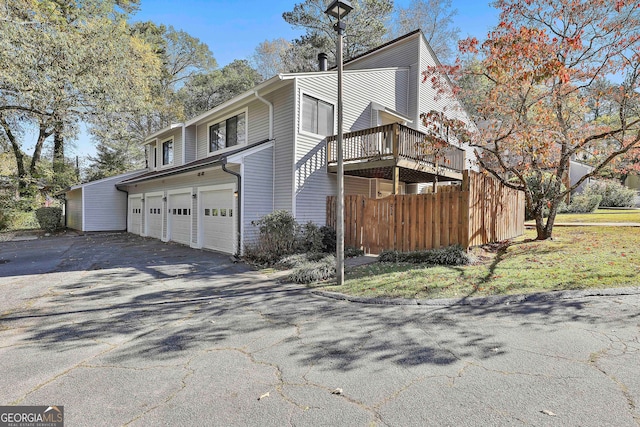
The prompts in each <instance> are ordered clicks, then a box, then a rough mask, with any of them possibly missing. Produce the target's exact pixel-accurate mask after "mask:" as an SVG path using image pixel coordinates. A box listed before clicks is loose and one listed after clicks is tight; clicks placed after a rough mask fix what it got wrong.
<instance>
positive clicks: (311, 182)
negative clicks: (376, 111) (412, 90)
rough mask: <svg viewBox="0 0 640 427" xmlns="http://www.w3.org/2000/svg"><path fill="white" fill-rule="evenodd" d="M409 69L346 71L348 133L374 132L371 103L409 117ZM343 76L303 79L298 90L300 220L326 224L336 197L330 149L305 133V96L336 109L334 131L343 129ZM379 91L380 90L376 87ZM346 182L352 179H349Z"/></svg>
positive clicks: (297, 198) (297, 194)
mask: <svg viewBox="0 0 640 427" xmlns="http://www.w3.org/2000/svg"><path fill="white" fill-rule="evenodd" d="M408 76H409V70H407V69H385V70H373V71H363V72H358V73H346V74H345V76H344V81H345V83H344V87H345V90H344V99H345V101H344V129H345V132H349V131H352V130H359V129H366V128H370V127H372V126H373V125H375V123H373V124H372V122H373V121H374V118H373V117H372V116H371V108H370V105H371V102H376V103H379V104H381V105H384V106H386V107H389V108H393V109H396V111H398V112H399V113H402V114H407V105H408V86H407V81H408ZM336 79H337V76H336V75H335V74H329V75H325V76H313V77H302V78H300V79H299V80H298V87H297V96H296V98H297V105H298V108H297V115H296V132H297V136H296V147H295V148H296V151H295V167H296V171H295V195H296V211H295V216H296V218H297V219H298V221H299V222H307V221H313V222H315V223H317V224H324V223H325V221H326V213H325V210H326V197H327V196H329V195H334V194H335V193H336V177H335V174H329V173H328V172H327V150H326V143H325V141H324V137H322V136H320V135H314V134H311V133H308V132H305V131H302V124H301V117H302V111H301V110H302V109H301V105H302V96H303V95H305V94H306V95H309V96H312V97H315V98H318V99H321V100H323V101H326V102H329V103H331V104H333V105H334V114H335V116H336V119H335V120H334V131H337V100H336V96H337V80H336ZM372 88H375V89H372ZM345 183H346V181H345Z"/></svg>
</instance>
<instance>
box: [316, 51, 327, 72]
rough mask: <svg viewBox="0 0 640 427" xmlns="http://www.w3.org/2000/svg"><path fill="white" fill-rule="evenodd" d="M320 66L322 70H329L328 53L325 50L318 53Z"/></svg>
mask: <svg viewBox="0 0 640 427" xmlns="http://www.w3.org/2000/svg"><path fill="white" fill-rule="evenodd" d="M318 68H319V69H320V71H327V54H326V53H324V52H321V53H319V54H318Z"/></svg>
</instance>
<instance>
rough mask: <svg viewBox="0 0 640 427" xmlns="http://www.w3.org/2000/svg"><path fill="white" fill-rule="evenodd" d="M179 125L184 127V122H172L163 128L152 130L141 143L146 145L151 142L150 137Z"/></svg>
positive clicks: (155, 136)
mask: <svg viewBox="0 0 640 427" xmlns="http://www.w3.org/2000/svg"><path fill="white" fill-rule="evenodd" d="M179 127H184V123H173V124H171V125H170V126H167V127H166V128H164V129H160V130H159V131H156V132H153V133H152V134H150V135H147V137H146V138H145V139H144V142H143V143H142V144H141V145H146V144H148V143H150V142H151V140H152V139H154V138H156V139H157V138H158V137H160V135H162V134H163V133H165V132H169V131H171V130H174V129H177V128H179Z"/></svg>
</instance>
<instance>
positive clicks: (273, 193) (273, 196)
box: [253, 90, 276, 209]
mask: <svg viewBox="0 0 640 427" xmlns="http://www.w3.org/2000/svg"><path fill="white" fill-rule="evenodd" d="M253 94H254V95H255V97H256V99H258V100H259V101H262V102H264V103H265V104H267V105H268V106H269V139H270V140H273V103H272V102H270V101H267V100H266V99H264V98H263V97H261V96H260V95H258V91H257V90H254V91H253ZM271 154H272V162H273V165H272V169H271V171H272V172H271V174H272V176H271V181H272V183H271V209H274V208H275V204H276V179H275V173H276V147H275V144H274V147H273V148H272V149H271Z"/></svg>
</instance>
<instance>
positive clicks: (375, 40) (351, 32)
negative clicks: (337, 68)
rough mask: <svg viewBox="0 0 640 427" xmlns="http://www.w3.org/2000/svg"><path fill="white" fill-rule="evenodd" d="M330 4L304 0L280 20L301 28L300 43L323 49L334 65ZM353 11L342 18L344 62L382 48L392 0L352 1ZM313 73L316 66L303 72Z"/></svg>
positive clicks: (322, 1)
mask: <svg viewBox="0 0 640 427" xmlns="http://www.w3.org/2000/svg"><path fill="white" fill-rule="evenodd" d="M328 4H329V2H327V1H325V0H305V1H304V2H302V3H298V4H296V5H295V6H294V8H293V10H292V11H291V12H285V13H283V14H282V17H283V18H284V20H285V21H287V22H288V23H289V24H291V25H292V26H293V27H297V28H304V29H305V31H306V32H305V37H303V38H300V39H299V42H303V41H313V42H314V47H316V48H317V47H318V46H322V47H326V52H325V53H327V54H328V55H329V56H330V60H332V61H333V63H335V55H336V51H335V49H336V43H335V40H336V34H335V31H334V29H333V24H334V23H333V22H332V19H331V18H329V16H327V15H326V14H325V10H326V9H327V6H328ZM351 4H352V5H353V10H352V11H351V12H350V13H349V14H348V15H347V16H346V18H345V19H344V20H345V22H346V24H347V29H346V34H345V36H344V57H345V59H349V58H353V57H354V56H356V55H358V54H361V53H364V52H366V51H368V50H370V49H373V48H374V47H377V46H379V45H381V44H382V43H383V41H384V37H385V35H386V34H387V28H386V27H385V22H386V21H387V20H388V19H389V15H390V14H391V11H392V10H393V1H391V0H353V1H351ZM314 65H315V64H314ZM311 70H315V66H314V67H313V68H311V69H308V70H305V71H311Z"/></svg>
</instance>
